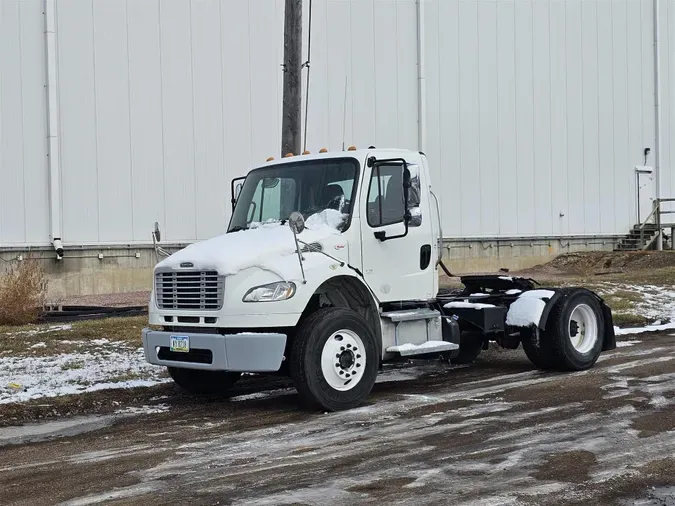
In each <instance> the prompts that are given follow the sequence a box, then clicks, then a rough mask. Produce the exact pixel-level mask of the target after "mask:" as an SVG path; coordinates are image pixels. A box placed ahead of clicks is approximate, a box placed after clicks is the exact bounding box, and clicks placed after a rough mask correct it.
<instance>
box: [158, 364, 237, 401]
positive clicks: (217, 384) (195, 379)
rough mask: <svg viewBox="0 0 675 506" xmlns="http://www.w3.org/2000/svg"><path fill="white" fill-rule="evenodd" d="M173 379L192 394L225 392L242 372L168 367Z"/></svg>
mask: <svg viewBox="0 0 675 506" xmlns="http://www.w3.org/2000/svg"><path fill="white" fill-rule="evenodd" d="M167 369H168V370H169V375H170V376H171V379H173V381H174V382H175V383H176V384H177V385H178V386H179V387H181V388H182V389H183V390H185V391H186V392H188V393H191V394H225V393H227V392H228V391H229V390H230V389H231V388H232V386H234V384H235V383H236V382H237V381H238V380H239V378H240V377H241V373H240V372H229V371H204V370H202V369H184V368H182V367H168V368H167Z"/></svg>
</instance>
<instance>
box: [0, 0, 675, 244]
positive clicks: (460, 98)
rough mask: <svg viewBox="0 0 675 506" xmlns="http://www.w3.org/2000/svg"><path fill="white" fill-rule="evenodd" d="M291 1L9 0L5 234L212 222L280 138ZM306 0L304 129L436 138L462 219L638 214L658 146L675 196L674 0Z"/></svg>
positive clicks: (521, 222)
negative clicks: (642, 179)
mask: <svg viewBox="0 0 675 506" xmlns="http://www.w3.org/2000/svg"><path fill="white" fill-rule="evenodd" d="M656 5H658V6H659V12H658V13H655V9H654V7H655V6H656ZM308 7H309V2H308V0H305V15H304V20H305V24H306V21H307V18H308ZM283 8H284V1H283V0H0V248H4V249H5V250H6V251H7V250H9V249H12V250H15V251H16V250H20V249H22V248H26V247H29V246H31V247H35V246H44V247H49V246H50V244H51V242H52V239H54V238H61V239H62V241H63V244H64V247H65V248H66V254H67V252H68V250H69V248H71V247H82V246H91V247H104V246H120V247H129V246H132V247H141V246H142V245H147V244H148V243H150V239H151V236H150V232H151V229H152V224H153V223H154V222H155V221H159V222H160V224H161V226H162V230H163V235H164V237H165V238H166V240H167V241H168V242H171V243H177V244H183V243H187V242H192V241H194V240H197V239H203V238H207V237H210V236H213V235H216V234H219V233H221V232H222V231H223V230H224V228H225V226H226V222H227V220H228V219H229V214H230V209H229V192H230V190H229V181H230V180H231V179H232V178H233V177H236V176H240V175H242V174H244V173H245V172H246V171H247V170H248V169H249V168H251V166H253V165H256V164H260V163H263V162H264V160H265V158H266V157H267V156H269V155H275V156H278V155H279V147H280V143H281V134H280V130H281V91H282V88H281V84H282V70H281V66H280V64H281V62H282V60H283V58H282V54H283ZM312 16H313V18H312V34H311V35H312V46H311V55H310V59H311V84H310V90H309V93H310V97H309V104H310V105H309V115H308V116H309V118H308V119H309V128H308V134H307V137H308V146H307V147H308V149H309V150H311V151H316V150H318V149H319V148H322V147H328V148H330V149H332V150H337V149H341V147H342V145H343V141H344V142H345V143H346V145H351V144H354V145H357V146H359V147H364V146H368V145H371V144H372V145H375V146H377V147H404V148H413V149H421V150H423V151H424V152H426V153H427V155H428V157H429V159H430V163H431V164H432V165H433V167H434V176H435V185H436V186H437V187H439V188H440V195H441V198H442V208H443V218H444V233H445V235H446V236H447V238H448V239H450V240H455V239H457V240H459V239H462V238H463V239H466V238H481V239H483V240H488V239H490V240H492V239H503V240H518V238H521V239H522V238H525V237H528V238H530V237H537V238H553V239H555V238H558V239H560V238H569V237H570V236H585V237H591V238H596V239H597V238H598V237H611V236H620V235H623V234H626V233H627V231H628V230H629V228H630V227H632V225H633V224H635V223H636V222H637V221H638V205H637V175H636V171H635V167H636V166H642V165H649V166H654V167H656V166H657V160H656V158H655V156H656V155H657V154H658V155H660V163H659V164H658V165H660V174H661V176H660V180H661V188H660V194H661V196H662V197H671V196H675V178H674V177H673V176H672V171H671V160H672V156H673V155H674V154H675V153H673V152H672V150H671V146H673V145H674V144H673V140H675V123H673V121H674V120H675V98H673V92H675V1H672V0H660V2H659V1H655V0H417V1H416V0H313V12H312ZM655 18H656V19H658V20H659V27H660V59H659V63H660V79H659V84H660V86H659V87H655V73H656V70H657V69H655V64H654V63H655V57H654V55H655V45H654V39H655V33H654V26H655V24H654V19H655ZM303 45H304V48H305V51H306V49H307V44H306V39H305V41H304V43H303ZM305 72H306V70H305ZM671 76H672V77H671ZM345 82H346V83H347V85H346V116H344V115H343V111H344V110H345ZM657 88H658V89H660V95H661V104H660V106H661V109H660V110H661V129H660V139H661V149H660V153H658V151H657V146H656V134H655V132H656V124H657V121H656V116H657V115H656V114H655V111H656V108H655V96H656V95H655V90H656V89H657ZM343 121H345V123H344V128H345V135H344V139H343ZM645 148H650V150H651V152H650V153H649V155H648V156H647V159H646V162H645V157H644V149H645ZM657 179H658V178H657ZM651 191H652V190H649V188H647V189H645V190H643V197H644V196H646V197H647V201H646V202H647V207H648V206H649V205H650V204H649V200H648V199H649V198H653V197H654V195H655V193H651V194H649V193H650V192H651ZM655 191H657V190H656V189H654V190H653V192H655ZM643 217H644V216H643Z"/></svg>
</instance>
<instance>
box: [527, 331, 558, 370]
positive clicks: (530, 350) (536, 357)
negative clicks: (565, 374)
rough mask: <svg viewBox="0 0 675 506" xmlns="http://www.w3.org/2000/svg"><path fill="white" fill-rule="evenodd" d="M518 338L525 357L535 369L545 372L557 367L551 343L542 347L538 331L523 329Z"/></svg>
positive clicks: (543, 342) (542, 343)
mask: <svg viewBox="0 0 675 506" xmlns="http://www.w3.org/2000/svg"><path fill="white" fill-rule="evenodd" d="M520 336H521V344H522V345H523V350H524V351H525V355H527V358H528V359H529V360H530V362H532V363H533V364H534V365H535V366H536V367H537V368H539V369H542V370H544V371H546V370H549V369H554V368H555V367H556V366H557V363H558V361H557V359H556V356H555V350H554V349H553V346H552V345H551V343H546V344H548V347H546V346H544V344H545V341H542V336H541V334H540V332H539V329H536V328H535V329H523V330H521V332H520Z"/></svg>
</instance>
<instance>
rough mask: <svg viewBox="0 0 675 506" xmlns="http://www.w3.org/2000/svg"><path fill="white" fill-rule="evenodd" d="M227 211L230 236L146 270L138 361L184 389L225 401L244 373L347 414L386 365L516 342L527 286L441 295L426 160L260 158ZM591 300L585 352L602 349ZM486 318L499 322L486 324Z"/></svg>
mask: <svg viewBox="0 0 675 506" xmlns="http://www.w3.org/2000/svg"><path fill="white" fill-rule="evenodd" d="M232 202H233V213H232V218H231V220H230V223H229V226H228V229H227V231H226V233H225V234H222V235H220V236H218V237H214V238H211V239H208V240H205V241H201V242H197V243H195V244H192V245H190V246H188V247H186V248H184V249H183V250H180V251H178V252H177V253H174V254H173V255H171V256H168V257H167V258H165V259H163V260H162V261H160V262H159V263H158V264H157V266H156V267H155V270H154V287H153V291H152V295H151V300H150V305H149V323H150V325H151V327H149V328H146V329H144V330H143V332H142V338H143V346H144V350H145V357H146V360H147V361H148V362H150V363H153V364H156V365H160V366H166V367H167V368H168V370H169V373H170V375H171V376H172V378H173V379H174V380H175V381H176V383H178V385H179V386H181V387H183V388H185V389H186V390H188V391H190V392H195V393H197V392H209V393H213V392H221V391H225V390H227V389H228V388H230V387H231V386H232V385H233V384H234V383H235V382H236V381H237V380H238V379H239V377H240V376H241V374H242V373H244V372H249V373H271V374H287V375H290V377H291V378H292V379H293V382H294V384H295V385H296V387H297V389H298V392H299V394H300V397H301V399H303V400H304V401H306V402H307V403H308V404H311V405H314V406H317V407H319V408H321V409H324V410H340V409H348V408H351V407H354V406H357V405H359V404H361V403H362V402H364V401H365V399H367V397H368V395H369V394H370V391H371V389H372V387H373V385H374V383H375V379H376V376H377V373H378V370H379V368H380V366H381V364H382V363H383V362H384V361H387V360H394V359H397V358H399V357H402V356H403V357H405V356H410V355H429V354H448V355H449V356H450V357H454V358H457V357H459V356H460V355H461V351H462V350H461V348H462V346H463V342H462V341H463V338H462V336H463V335H466V336H469V337H468V338H467V340H466V343H469V344H467V345H466V346H465V350H466V349H468V350H470V351H469V354H470V355H474V354H475V355H477V353H476V352H475V351H471V350H476V349H478V351H479V350H480V349H481V347H483V346H484V345H485V343H487V342H488V341H489V340H490V335H491V334H494V335H493V336H492V337H493V338H495V336H506V334H507V332H510V333H511V334H514V332H513V328H511V327H510V326H509V325H507V323H506V318H507V312H508V310H509V307H510V305H511V303H512V302H513V300H511V299H514V297H511V298H509V297H510V296H508V295H506V292H507V291H508V290H509V289H511V290H513V289H514V288H513V286H516V285H517V286H521V287H522V288H524V291H527V290H528V286H522V285H523V283H522V282H518V281H517V280H516V281H513V280H512V281H510V282H507V286H506V287H504V290H501V289H500V288H499V287H497V288H494V287H492V288H490V287H489V286H485V287H481V283H480V282H478V283H477V282H476V280H475V279H474V280H473V281H472V283H473V285H472V289H476V290H483V289H484V290H485V291H486V293H484V294H483V296H485V297H493V298H495V297H498V299H495V302H498V304H483V306H484V307H472V306H471V304H474V302H471V297H473V296H474V295H475V294H474V295H472V294H467V293H465V291H460V292H459V293H456V294H452V296H451V297H450V298H448V296H447V295H446V296H442V295H439V286H438V283H439V272H438V268H439V265H442V264H441V259H442V258H441V257H442V255H441V254H442V232H441V222H440V207H439V202H438V199H437V198H436V195H435V194H434V192H433V190H432V183H431V177H430V173H429V166H428V163H427V158H426V156H425V155H424V154H422V153H419V152H415V151H410V150H395V149H375V148H372V149H366V150H357V149H352V148H350V150H348V151H340V152H334V153H329V152H324V153H319V154H314V155H302V156H290V157H285V158H282V159H280V160H268V161H267V162H266V163H264V164H263V165H262V166H260V167H257V168H254V169H253V170H251V171H250V172H249V173H248V174H247V175H246V177H245V178H244V179H243V181H242V182H240V183H239V184H238V185H237V186H236V187H235V185H234V184H233V195H232ZM485 281H486V283H483V284H486V285H490V284H491V283H492V284H494V283H493V281H494V280H492V281H491V280H490V279H486V280H485ZM476 283H477V284H476ZM503 284H504V280H502V285H503ZM473 286H477V288H473ZM502 292H504V293H502ZM595 297H596V299H598V300H595V299H594V302H593V303H591V305H593V304H596V306H597V307H595V306H593V307H594V309H595V313H593V314H592V315H591V316H594V317H595V325H596V328H595V341H594V342H593V346H592V354H595V353H596V351H597V353H599V348H598V345H597V342H600V343H601V344H602V346H605V347H606V341H607V339H604V337H603V336H604V330H603V329H605V327H606V325H605V324H606V321H605V319H606V316H605V313H603V307H604V306H603V305H602V301H601V300H599V298H597V296H595ZM462 304H469V306H468V307H466V306H462ZM546 305H548V306H552V305H554V304H553V303H552V302H551V300H550V297H549V300H547V301H546V302H545V306H546ZM490 306H492V307H490ZM448 309H449V310H448ZM467 309H471V310H472V311H478V313H475V314H474V313H473V312H472V311H469V312H467V311H466V310H467ZM492 309H494V310H492ZM549 309H550V308H549ZM549 312H550V311H549ZM458 313H459V314H458ZM477 314H480V315H481V316H480V317H478V318H477V317H476V315H477ZM542 314H543V312H542ZM610 319H611V315H610ZM488 320H496V321H497V322H499V321H501V324H498V325H497V326H496V327H494V324H493V327H492V328H482V327H481V325H482V326H483V327H485V326H486V321H488ZM589 322H590V320H589ZM541 323H542V322H541V321H537V322H531V323H528V322H527V321H525V323H524V324H522V325H521V326H520V329H521V330H522V335H523V336H528V337H527V338H528V339H529V340H534V339H535V338H534V337H532V336H534V335H535V333H536V334H537V336H538V330H535V329H539V327H541ZM517 327H518V326H516V328H517ZM544 327H545V322H544ZM584 328H585V327H584ZM540 330H542V332H544V331H545V330H546V329H545V328H543V329H540ZM515 334H516V335H517V336H520V333H519V332H517V331H516V332H515ZM612 337H613V336H612ZM518 339H519V337H516V340H518ZM536 339H537V342H539V337H536ZM570 339H571V338H570ZM524 347H525V344H524ZM528 356H529V355H528ZM595 358H597V357H595ZM591 359H592V357H590V358H589V360H591ZM554 362H555V361H554ZM558 362H560V361H559V360H558V361H557V362H556V363H558ZM593 362H594V360H593ZM585 363H586V362H584V364H585ZM541 365H542V367H544V366H546V364H544V363H543V362H542V364H541Z"/></svg>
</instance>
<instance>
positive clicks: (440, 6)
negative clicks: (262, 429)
mask: <svg viewBox="0 0 675 506" xmlns="http://www.w3.org/2000/svg"><path fill="white" fill-rule="evenodd" d="M664 6H665V4H664ZM674 6H675V4H673V3H672V2H669V7H670V12H671V14H670V15H671V16H672V12H673V10H675V9H673V7H674ZM426 13H427V23H426V49H427V63H428V66H427V72H428V79H427V84H428V93H429V98H428V105H429V112H428V117H429V146H428V148H427V149H428V152H429V155H430V157H431V158H432V159H433V160H434V161H436V162H437V163H438V162H439V164H438V165H437V166H436V167H437V170H436V173H435V176H436V177H435V179H436V181H439V180H440V182H441V185H442V187H443V188H444V190H445V191H444V192H442V200H443V212H444V222H445V226H444V232H446V233H447V234H448V235H451V236H477V235H480V234H482V235H492V236H500V235H501V236H528V235H549V234H552V235H565V234H599V233H625V232H626V231H627V229H628V227H629V226H630V225H632V224H633V223H634V221H635V213H636V210H635V202H634V193H633V192H634V178H635V175H634V166H635V165H642V164H643V162H644V160H643V158H642V153H643V148H645V147H650V148H651V149H652V152H653V151H654V128H653V125H654V122H653V114H654V109H653V103H654V102H653V89H654V85H653V44H652V40H653V39H652V37H653V32H652V17H651V16H652V1H651V0H642V1H641V0H583V1H582V0H550V1H545V2H539V1H537V2H533V1H529V0H516V1H513V0H499V1H487V0H486V1H457V0H435V1H433V2H429V5H428V7H427V12H426ZM664 14H665V12H664ZM664 26H665V24H664ZM664 35H665V34H664ZM666 54H668V53H667V52H666V51H664V56H666ZM670 55H672V52H670ZM670 59H672V56H671V57H670V58H669V60H670ZM665 73H666V75H667V72H665ZM664 139H668V140H669V138H667V137H664ZM666 143H667V141H666ZM648 162H651V163H652V164H653V157H652V158H651V159H650V160H649V161H648ZM663 162H664V169H665V170H664V172H667V167H668V164H667V158H666V159H664V160H663ZM438 169H440V170H438ZM664 188H666V186H665V185H664ZM668 188H670V186H668ZM664 191H667V190H664Z"/></svg>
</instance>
